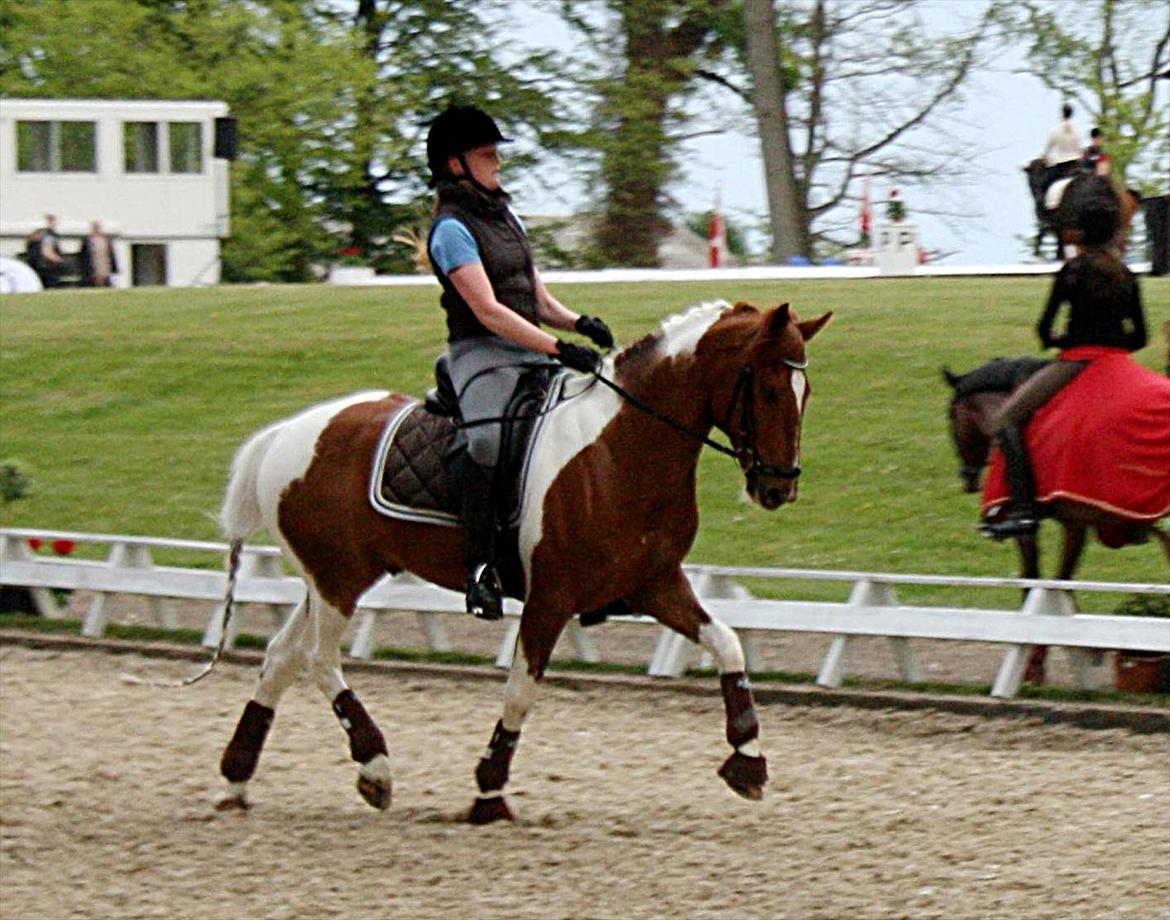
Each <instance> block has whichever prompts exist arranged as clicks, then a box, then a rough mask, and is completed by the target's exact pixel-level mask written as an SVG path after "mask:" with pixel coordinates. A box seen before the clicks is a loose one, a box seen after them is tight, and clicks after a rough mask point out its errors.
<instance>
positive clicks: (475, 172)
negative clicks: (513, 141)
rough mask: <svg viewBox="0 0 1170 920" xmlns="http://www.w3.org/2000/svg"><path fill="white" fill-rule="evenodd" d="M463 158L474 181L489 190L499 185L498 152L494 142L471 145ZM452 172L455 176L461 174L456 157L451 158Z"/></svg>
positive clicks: (492, 190) (461, 170) (461, 168)
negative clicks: (478, 145) (477, 145)
mask: <svg viewBox="0 0 1170 920" xmlns="http://www.w3.org/2000/svg"><path fill="white" fill-rule="evenodd" d="M463 159H464V161H466V163H467V168H468V169H469V170H470V171H471V177H472V178H473V179H475V181H476V182H478V183H479V184H480V185H482V186H483V187H484V188H486V189H487V190H488V191H491V192H494V191H495V190H496V189H498V188H499V187H500V153H499V151H498V150H497V149H496V145H495V144H484V145H482V146H480V147H472V148H471V149H470V150H468V151H467V152H466V153H465V154H463ZM452 172H454V173H455V175H457V176H460V175H462V174H463V167H462V165H461V164H460V163H459V161H458V158H453V159H452Z"/></svg>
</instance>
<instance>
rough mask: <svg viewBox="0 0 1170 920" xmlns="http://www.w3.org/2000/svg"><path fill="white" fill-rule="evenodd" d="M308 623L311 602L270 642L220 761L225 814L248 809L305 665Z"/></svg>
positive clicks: (300, 606)
mask: <svg viewBox="0 0 1170 920" xmlns="http://www.w3.org/2000/svg"><path fill="white" fill-rule="evenodd" d="M307 623H308V608H307V602H306V601H303V600H302V601H301V602H300V604H298V605H297V607H296V609H295V610H293V612H292V614H290V615H289V618H288V619H287V620H286V621H285V623H284V625H283V626H282V627H281V628H280V630H279V631H278V632H277V634H276V635H275V636H273V637H272V641H270V642H269V643H268V651H267V653H266V654H265V656H264V664H263V665H261V667H260V679H259V680H258V681H257V684H256V692H255V693H254V694H253V695H252V699H251V700H249V701H248V705H247V706H245V707H244V712H243V715H241V716H240V721H239V722H238V723H237V724H236V731H235V734H233V735H232V739H231V741H229V742H228V745H227V747H226V748H225V749H224V752H223V757H221V758H220V762H219V769H220V773H222V774H223V778H224V780H225V781H226V783H227V788H226V789H225V791H224V793H223V794H222V795H221V797H220V799H219V801H218V803H217V804H216V807H217V808H218V809H220V810H221V811H224V810H228V809H233V808H239V809H246V808H247V807H248V796H247V788H248V781H249V780H250V779H251V778H252V774H253V773H255V772H256V764H257V762H258V761H259V760H260V751H261V749H262V748H263V747H264V740H265V738H266V737H267V736H268V729H269V727H271V725H272V719H273V717H274V716H275V715H276V705H277V703H279V702H280V697H281V696H282V695H283V694H284V691H285V690H286V689H288V686H289V684H291V683H292V682H293V680H294V679H295V678H296V676H297V674H298V673H299V671H300V669H301V667H303V666H304V663H305V654H304V649H303V643H304V637H305V632H306V630H305V627H306V625H307Z"/></svg>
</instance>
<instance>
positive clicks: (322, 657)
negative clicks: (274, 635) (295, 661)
mask: <svg viewBox="0 0 1170 920" xmlns="http://www.w3.org/2000/svg"><path fill="white" fill-rule="evenodd" d="M309 603H310V606H311V607H312V610H313V613H314V617H313V620H314V625H315V626H316V631H315V635H314V638H313V642H312V646H311V648H310V650H309V656H308V657H309V673H310V674H312V676H313V682H314V683H315V684H316V685H317V689H319V690H320V691H321V692H322V693H323V694H325V699H327V700H329V702H330V703H332V702H333V700H334V699H335V698H336V697H337V694H339V693H340V692H341V691H342V690H345V689H347V685H346V683H345V678H344V677H342V676H341V634H342V633H343V632H345V627H346V625H347V624H348V623H349V620H347V619H346V618H345V617H344V616H342V615H341V611H340V610H338V609H337V608H336V607H332V606H330V605H329V604H327V603H326V602H325V600H324V598H322V597H321V595H320V594H318V593H317V592H316V591H315V590H312V591H311V598H310V601H309Z"/></svg>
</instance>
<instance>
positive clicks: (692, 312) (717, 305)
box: [614, 300, 731, 372]
mask: <svg viewBox="0 0 1170 920" xmlns="http://www.w3.org/2000/svg"><path fill="white" fill-rule="evenodd" d="M730 309H731V304H729V303H728V302H727V301H726V300H713V301H706V302H704V303H700V304H695V305H693V306H691V307H689V308H687V309H686V310H682V311H680V312H678V313H674V314H671V315H670V316H668V317H666V319H664V320H663V321H662V324H661V326H660V327H659V328H658V329H656V330H655V331H653V332H650V333H647V334H646V335H644V336H642V338H640V339H638V341H636V342H634V343H633V344H632V345H628V346H626V347H625V348H623V349H622V350H621V351H620V352H618V354H617V356H616V357H615V358H614V368H615V369H616V370H618V371H619V372H620V371H627V372H636V371H637V370H638V369H640V368H642V367H644V366H646V365H647V364H650V363H651V362H652V360H653V359H654V358H655V357H657V355H658V354H659V352H660V350H661V346H662V345H663V344H664V343H666V342H668V341H671V340H676V339H678V338H679V337H686V336H696V335H697V334H700V333H701V332H703V331H706V329H707V328H708V327H709V326H710V325H711V322H712V320H713V315H714V316H718V315H721V314H723V313H724V312H726V311H727V310H730ZM696 340H697V338H696Z"/></svg>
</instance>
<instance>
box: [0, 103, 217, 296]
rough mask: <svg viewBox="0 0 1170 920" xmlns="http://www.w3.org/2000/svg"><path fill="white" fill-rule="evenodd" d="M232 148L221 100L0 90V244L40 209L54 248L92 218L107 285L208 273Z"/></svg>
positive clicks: (15, 248) (67, 244) (17, 243)
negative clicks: (52, 221) (110, 276)
mask: <svg viewBox="0 0 1170 920" xmlns="http://www.w3.org/2000/svg"><path fill="white" fill-rule="evenodd" d="M234 157H235V122H234V120H232V119H231V118H229V117H228V107H227V105H226V104H225V103H223V102H194V101H165V100H149V101H140V100H104V99H0V255H15V254H17V253H21V252H23V251H24V247H25V239H26V238H27V236H28V235H29V233H30V232H32V231H33V230H35V229H36V228H37V227H41V226H43V225H44V222H45V215H47V214H54V215H56V216H57V232H58V234H59V235H60V236H61V238H62V243H61V249H62V251H63V252H64V253H65V254H68V253H71V252H76V251H77V250H78V249H79V248H80V245H81V239H82V237H84V236H85V234H86V233H88V232H89V226H90V223H91V222H92V221H94V220H99V221H101V223H102V227H103V229H104V230H105V232H106V233H108V234H109V235H110V236H111V237H113V239H114V243H115V249H116V253H117V261H118V268H119V274H118V275H116V276H115V277H114V284H115V285H116V286H118V287H130V286H132V285H142V284H165V285H172V286H186V285H202V284H216V283H218V281H219V274H220V255H219V248H220V240H222V239H223V238H224V237H225V236H227V235H228V232H229V224H228V217H229V203H228V160H229V159H232V158H234Z"/></svg>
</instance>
